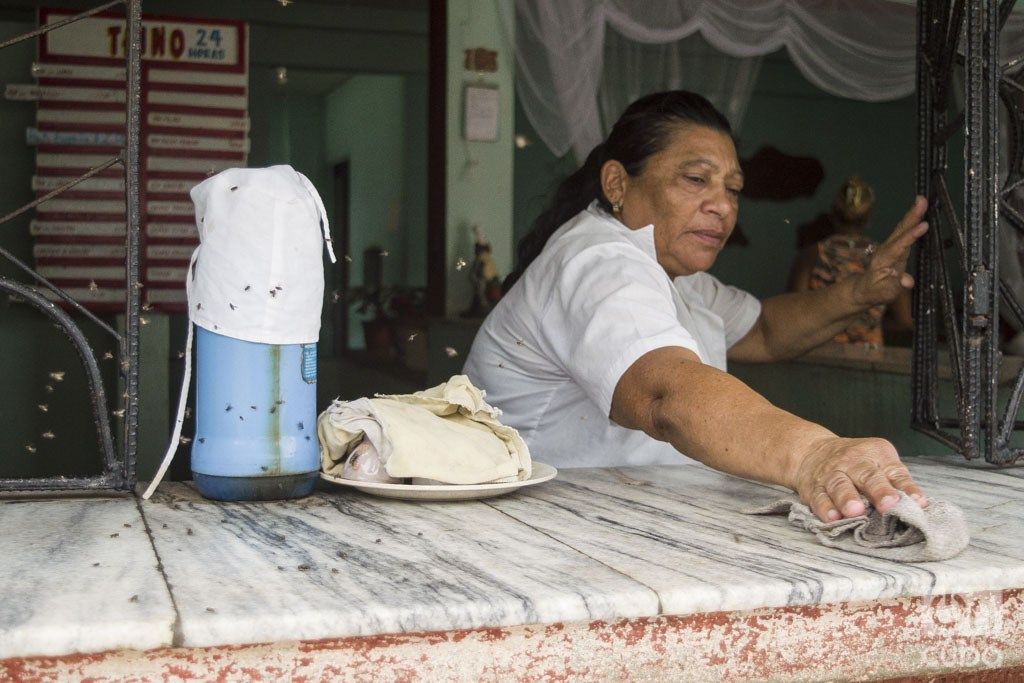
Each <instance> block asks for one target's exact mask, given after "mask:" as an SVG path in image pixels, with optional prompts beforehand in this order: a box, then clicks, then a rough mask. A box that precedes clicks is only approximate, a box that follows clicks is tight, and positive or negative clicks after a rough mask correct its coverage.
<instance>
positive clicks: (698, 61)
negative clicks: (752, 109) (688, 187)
mask: <svg viewBox="0 0 1024 683" xmlns="http://www.w3.org/2000/svg"><path fill="white" fill-rule="evenodd" d="M760 71H761V58H760V57H730V56H729V55H727V54H724V53H722V52H719V51H718V50H716V49H715V48H714V47H712V46H711V44H710V43H708V42H707V41H706V40H704V38H703V36H701V35H700V34H699V33H694V34H693V35H690V36H688V37H686V38H683V39H682V40H677V41H674V42H671V43H663V44H647V43H638V42H636V41H633V40H630V39H628V38H624V37H623V36H621V35H619V33H618V32H617V31H615V30H614V29H609V30H608V31H606V32H605V43H604V68H603V73H602V75H601V84H600V90H599V92H598V103H599V106H600V114H601V124H602V125H601V130H602V132H603V133H605V134H607V133H608V131H610V130H611V127H612V124H614V123H615V121H616V120H617V119H618V118H619V115H620V114H622V112H623V111H624V110H625V109H626V107H628V106H629V105H630V103H632V102H633V101H634V100H636V99H637V98H639V97H642V96H643V95H647V94H648V93H652V92H659V91H662V90H692V91H694V92H699V93H701V94H702V95H704V96H705V97H707V98H708V99H709V100H710V101H711V103H712V104H713V105H715V107H716V108H717V109H718V110H719V111H721V112H722V113H723V114H725V116H726V118H728V119H729V121H730V123H732V126H733V130H734V131H735V132H739V129H740V126H741V125H742V122H743V114H744V113H745V112H746V110H747V104H748V103H749V102H750V96H751V95H752V94H753V92H754V85H755V83H756V82H757V75H758V73H760Z"/></svg>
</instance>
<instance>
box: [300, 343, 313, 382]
mask: <svg viewBox="0 0 1024 683" xmlns="http://www.w3.org/2000/svg"><path fill="white" fill-rule="evenodd" d="M302 379H303V381H305V382H306V384H316V344H303V345H302Z"/></svg>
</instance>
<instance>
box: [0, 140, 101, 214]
mask: <svg viewBox="0 0 1024 683" xmlns="http://www.w3.org/2000/svg"><path fill="white" fill-rule="evenodd" d="M120 162H121V157H111V158H110V159H108V160H106V161H104V162H103V163H102V164H100V165H99V166H93V167H92V168H90V169H89V170H88V171H86V172H85V173H83V174H82V175H80V176H78V177H77V178H75V179H74V180H71V181H69V182H66V183H64V184H63V185H61V186H60V187H58V188H57V189H55V190H51V191H50V192H48V193H46V194H44V195H43V196H42V197H39V198H38V199H36V200H35V201H31V202H29V203H28V204H26V205H25V206H23V207H21V208H20V209H15V210H14V211H12V212H10V213H9V214H7V215H6V216H4V217H2V218H0V225H3V224H4V223H6V222H7V221H9V220H13V219H15V218H17V217H18V216H20V215H21V214H23V213H25V212H26V211H31V210H32V209H34V208H36V207H37V206H39V205H40V204H42V203H44V202H47V201H49V200H51V199H53V198H54V197H56V196H57V195H59V194H61V193H62V192H64V191H65V190H69V189H71V188H72V187H74V186H75V185H78V184H79V183H80V182H82V181H83V180H88V179H89V178H92V177H93V176H94V175H96V174H97V173H100V172H102V171H105V170H106V169H108V168H110V167H111V166H113V165H114V164H118V163H120Z"/></svg>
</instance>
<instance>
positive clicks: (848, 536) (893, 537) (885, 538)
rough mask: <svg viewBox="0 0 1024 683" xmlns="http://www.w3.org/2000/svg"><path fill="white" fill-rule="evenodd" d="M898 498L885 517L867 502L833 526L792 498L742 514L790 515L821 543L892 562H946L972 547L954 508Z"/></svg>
mask: <svg viewBox="0 0 1024 683" xmlns="http://www.w3.org/2000/svg"><path fill="white" fill-rule="evenodd" d="M899 496H900V500H899V502H898V503H896V507H894V508H893V509H892V510H890V511H889V512H887V513H885V514H882V513H880V512H879V511H878V510H876V509H875V508H874V507H872V506H871V504H870V503H868V501H867V500H865V501H864V504H865V506H866V507H867V510H866V511H865V513H864V514H863V515H860V516H859V517H850V518H849V519H840V520H838V521H835V522H823V521H821V520H820V519H818V516H817V515H815V514H814V513H813V512H812V511H811V509H810V508H809V507H807V506H806V505H804V504H803V503H801V502H800V501H798V500H794V499H792V498H784V499H782V500H777V501H775V502H774V503H771V504H769V505H766V506H764V507H761V508H755V509H752V510H744V511H743V513H744V514H747V515H777V514H786V513H789V522H790V524H792V525H793V526H797V527H801V528H803V529H806V530H807V531H810V532H812V533H813V534H814V535H815V536H816V537H817V539H818V541H819V542H821V544H822V545H827V546H829V547H831V548H840V549H842V550H846V551H849V552H851V553H860V554H861V555H870V556H872V557H881V558H882V559H885V560H895V561H896V562H934V561H937V560H948V559H949V558H951V557H956V556H957V555H959V554H960V553H961V551H963V549H964V548H966V547H967V544H968V543H970V540H971V535H970V531H968V528H967V520H966V519H965V518H964V513H963V511H962V510H961V509H960V508H958V507H957V506H956V505H953V504H952V503H947V502H946V501H942V500H933V501H931V502H929V504H928V507H926V508H922V507H921V506H920V505H918V504H917V502H916V501H915V500H914V499H913V498H911V497H910V496H908V495H907V494H905V493H902V492H900V494H899Z"/></svg>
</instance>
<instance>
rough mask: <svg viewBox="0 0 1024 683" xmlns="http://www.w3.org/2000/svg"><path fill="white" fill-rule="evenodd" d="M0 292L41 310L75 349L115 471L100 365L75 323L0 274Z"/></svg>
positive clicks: (107, 460)
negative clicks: (12, 295)
mask: <svg viewBox="0 0 1024 683" xmlns="http://www.w3.org/2000/svg"><path fill="white" fill-rule="evenodd" d="M0 291H5V292H8V293H11V294H14V295H16V296H19V297H21V298H22V299H24V300H25V301H26V302H27V303H29V304H31V305H32V306H34V307H35V308H37V309H39V310H40V311H42V313H43V314H45V315H46V316H47V317H48V318H50V320H52V321H53V322H55V323H56V324H57V326H58V327H59V328H60V329H61V331H63V332H64V334H65V335H67V337H68V339H69V340H70V341H71V344H72V345H73V346H74V347H75V350H76V351H78V356H79V358H80V359H81V361H82V365H83V366H84V367H85V376H86V379H87V380H88V381H89V399H90V404H91V405H92V415H93V419H94V420H95V422H96V426H97V433H96V436H97V440H98V442H99V447H100V453H101V454H102V455H103V464H104V469H105V470H106V471H107V472H110V473H117V462H116V459H115V457H114V440H113V438H111V435H110V420H109V419H108V417H107V397H106V392H104V390H103V379H102V377H101V376H100V366H99V363H97V362H96V356H95V355H94V354H93V353H92V347H91V346H90V345H89V342H88V340H87V339H86V338H85V335H84V334H82V330H81V329H80V328H79V327H78V325H76V324H75V321H74V320H72V319H71V316H69V315H68V314H67V313H65V312H64V311H63V310H61V309H60V308H59V307H57V306H56V305H54V303H53V302H52V301H49V300H47V299H46V298H45V297H43V296H42V295H41V294H40V293H39V292H36V291H34V290H33V289H32V288H30V287H28V286H26V285H24V284H22V283H20V282H14V281H12V280H8V279H7V278H5V277H0ZM123 479H124V477H123V474H119V475H118V476H116V477H114V478H113V479H112V480H111V481H114V482H116V483H121V484H123V483H124V481H123Z"/></svg>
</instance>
